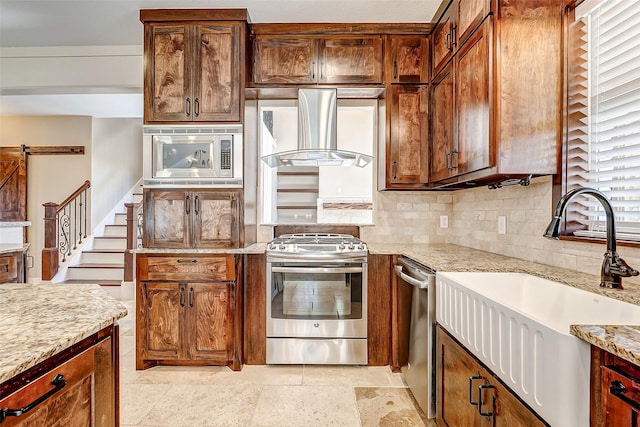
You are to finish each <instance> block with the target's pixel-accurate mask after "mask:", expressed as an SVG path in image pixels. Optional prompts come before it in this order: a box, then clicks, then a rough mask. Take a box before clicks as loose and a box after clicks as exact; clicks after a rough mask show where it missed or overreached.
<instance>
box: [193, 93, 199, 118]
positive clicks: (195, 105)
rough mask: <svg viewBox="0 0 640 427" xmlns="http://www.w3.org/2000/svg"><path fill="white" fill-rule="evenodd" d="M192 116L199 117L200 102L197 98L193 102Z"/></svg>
mask: <svg viewBox="0 0 640 427" xmlns="http://www.w3.org/2000/svg"><path fill="white" fill-rule="evenodd" d="M193 114H194V115H195V116H196V117H198V116H199V115H200V100H199V99H198V98H196V99H194V100H193Z"/></svg>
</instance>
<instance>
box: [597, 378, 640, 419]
mask: <svg viewBox="0 0 640 427" xmlns="http://www.w3.org/2000/svg"><path fill="white" fill-rule="evenodd" d="M601 370H602V383H601V384H600V386H601V390H602V417H603V418H604V419H603V420H602V426H637V425H640V424H639V422H640V411H638V409H637V407H638V404H639V402H640V396H639V395H638V391H637V390H638V383H637V382H636V381H634V380H633V379H632V377H629V376H627V374H626V373H625V374H623V373H621V372H620V371H615V370H613V369H611V368H609V367H607V366H602V367H601ZM622 390H624V391H622ZM623 399H625V400H623Z"/></svg>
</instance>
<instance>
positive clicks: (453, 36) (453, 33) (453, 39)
mask: <svg viewBox="0 0 640 427" xmlns="http://www.w3.org/2000/svg"><path fill="white" fill-rule="evenodd" d="M457 31H458V27H457V26H455V25H454V26H453V27H451V50H453V48H454V47H456V46H458V43H456V32H457Z"/></svg>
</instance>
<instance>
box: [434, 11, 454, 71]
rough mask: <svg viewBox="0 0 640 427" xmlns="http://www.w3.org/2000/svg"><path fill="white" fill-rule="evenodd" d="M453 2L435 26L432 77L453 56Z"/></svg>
mask: <svg viewBox="0 0 640 427" xmlns="http://www.w3.org/2000/svg"><path fill="white" fill-rule="evenodd" d="M455 4H456V3H455V2H454V3H451V5H449V8H448V9H447V10H446V11H445V13H444V15H442V18H440V20H439V21H438V23H437V24H436V26H435V28H434V30H433V33H432V34H433V35H432V40H433V72H432V74H431V75H432V76H435V75H436V74H437V73H439V72H440V70H442V68H443V67H444V65H445V64H446V63H447V62H448V61H449V60H450V59H451V57H452V56H453V50H454V47H455V43H456V41H455V39H454V38H453V36H454V34H453V26H454V19H455V11H454V9H455Z"/></svg>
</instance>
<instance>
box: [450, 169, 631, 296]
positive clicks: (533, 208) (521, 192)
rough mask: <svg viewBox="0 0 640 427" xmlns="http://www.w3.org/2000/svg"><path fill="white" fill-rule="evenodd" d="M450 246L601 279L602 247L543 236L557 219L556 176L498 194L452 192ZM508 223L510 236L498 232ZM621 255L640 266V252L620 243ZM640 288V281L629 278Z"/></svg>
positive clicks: (470, 190)
mask: <svg viewBox="0 0 640 427" xmlns="http://www.w3.org/2000/svg"><path fill="white" fill-rule="evenodd" d="M451 209H452V213H451V219H450V231H449V233H448V234H447V237H448V238H447V242H448V243H455V244H458V245H461V246H467V247H471V248H474V249H481V250H485V251H489V252H493V253H498V254H501V255H506V256H511V257H516V258H521V259H525V260H528V261H534V262H539V263H541V264H547V265H553V266H557V267H562V268H568V269H571V270H579V271H584V272H587V273H591V274H595V275H599V274H600V266H601V264H602V254H603V253H604V252H605V246H604V245H602V244H592V243H581V242H572V241H563V240H549V239H546V238H544V237H543V236H542V233H543V232H544V230H545V228H546V227H547V224H548V223H549V220H550V219H551V217H552V214H553V211H554V209H555V205H554V204H553V200H552V178H551V177H550V176H548V177H540V178H535V179H533V180H532V181H531V184H530V185H529V186H528V187H521V186H512V187H504V188H500V189H497V190H489V189H488V188H487V187H482V188H474V189H469V190H463V191H456V192H453V193H452V207H451ZM500 216H504V217H505V220H506V233H505V234H499V233H498V217H500ZM617 250H618V253H619V254H620V256H622V257H623V258H624V259H625V261H627V262H628V263H629V264H630V265H631V266H632V267H635V268H636V269H638V268H640V249H638V248H631V247H625V246H620V245H618V248H617ZM623 283H626V284H629V283H634V284H638V285H640V278H638V277H635V278H629V279H623Z"/></svg>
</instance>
